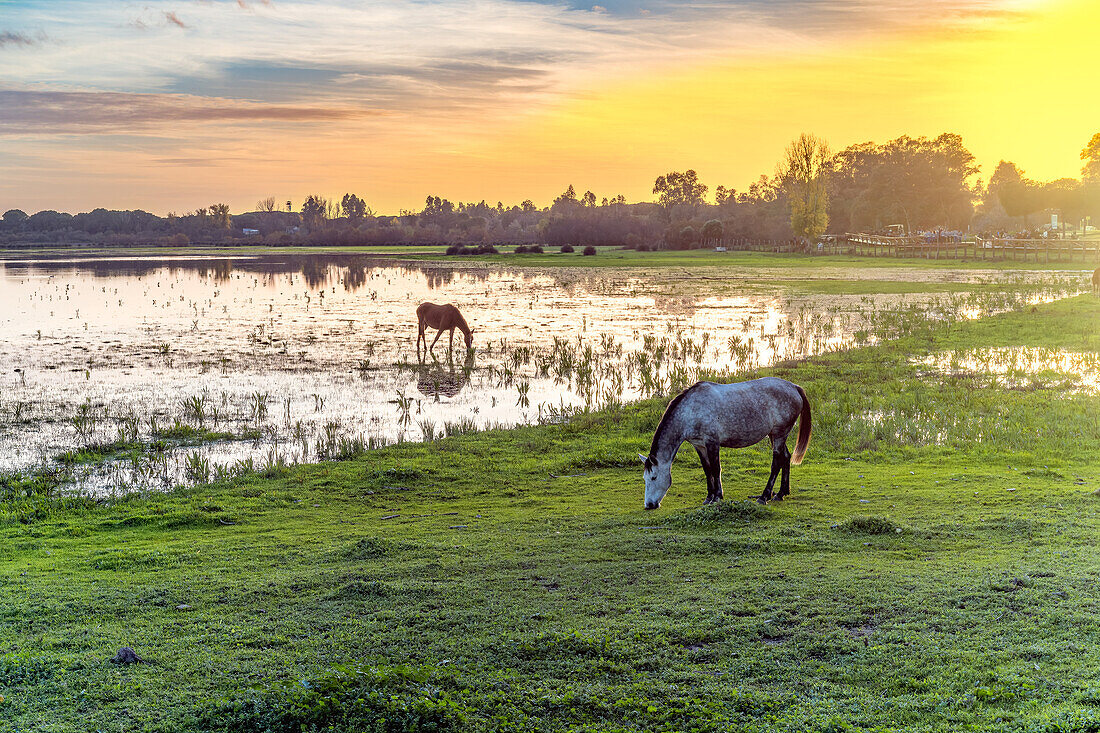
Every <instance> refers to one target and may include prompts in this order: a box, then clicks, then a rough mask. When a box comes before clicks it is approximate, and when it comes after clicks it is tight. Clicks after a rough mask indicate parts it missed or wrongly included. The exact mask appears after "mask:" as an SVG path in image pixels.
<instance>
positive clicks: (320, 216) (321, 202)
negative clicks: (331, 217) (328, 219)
mask: <svg viewBox="0 0 1100 733" xmlns="http://www.w3.org/2000/svg"><path fill="white" fill-rule="evenodd" d="M327 209H328V206H327V202H326V201H325V199H323V198H322V197H320V196H317V195H314V194H311V195H309V196H307V197H306V200H305V203H303V204H302V223H303V224H305V225H306V227H307V228H308V229H309V230H310V231H313V230H314V229H317V228H318V227H320V226H321V224H323V223H324V221H325V216H326V214H327V213H328V212H327Z"/></svg>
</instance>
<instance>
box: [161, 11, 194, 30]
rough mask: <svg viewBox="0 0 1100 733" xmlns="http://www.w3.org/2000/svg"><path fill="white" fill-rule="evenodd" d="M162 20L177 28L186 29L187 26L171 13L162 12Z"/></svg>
mask: <svg viewBox="0 0 1100 733" xmlns="http://www.w3.org/2000/svg"><path fill="white" fill-rule="evenodd" d="M164 19H165V20H167V21H168V22H169V23H171V24H172V25H174V26H177V27H179V28H187V27H188V26H187V24H186V23H184V22H183V21H182V20H180V17H179V16H178V15H176V14H175V13H173V12H171V11H168V10H166V11H164Z"/></svg>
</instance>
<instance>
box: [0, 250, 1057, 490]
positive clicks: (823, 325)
mask: <svg viewBox="0 0 1100 733" xmlns="http://www.w3.org/2000/svg"><path fill="white" fill-rule="evenodd" d="M887 276H888V277H889V278H890V279H892V280H898V279H909V280H912V281H913V282H929V281H935V282H947V283H957V284H962V285H963V286H965V285H966V284H968V283H973V284H975V285H978V284H983V283H985V284H988V282H990V281H996V280H997V279H998V278H1006V279H1011V278H1019V277H1020V276H1019V275H1011V276H1001V275H997V274H996V273H988V272H976V271H967V270H957V271H953V270H938V271H936V272H935V273H934V275H929V273H928V272H926V271H921V270H916V269H914V270H912V271H909V270H896V269H895V270H892V271H890V272H889V273H888V274H887V273H882V272H879V271H877V270H874V269H872V268H866V269H860V270H857V271H850V270H849V271H845V272H843V273H836V272H829V271H821V272H817V273H810V275H807V273H806V272H799V273H795V274H792V273H790V272H789V271H778V270H777V271H775V272H768V271H761V270H753V271H751V272H747V271H740V270H738V269H737V268H736V267H732V266H731V268H729V269H728V270H726V269H723V268H707V270H706V272H705V274H704V275H703V276H700V273H695V272H692V271H690V270H687V269H684V268H675V269H663V270H647V269H639V268H631V269H625V268H623V269H614V268H579V267H572V268H569V267H562V268H547V267H538V268H533V267H522V266H501V265H493V266H487V265H483V264H474V263H465V264H463V263H457V264H452V263H450V262H423V263H419V262H416V263H410V262H398V261H393V260H382V259H372V258H366V257H363V256H355V255H299V254H264V255H258V256H248V257H233V258H232V259H230V258H226V257H224V256H206V255H201V254H198V255H193V256H180V257H173V258H170V259H169V258H164V257H159V256H156V257H141V256H110V257H108V256H102V257H96V256H68V257H53V258H48V257H32V258H28V257H18V256H12V257H10V258H9V259H6V260H0V471H23V470H28V469H29V468H30V467H32V466H36V465H42V464H44V463H48V462H49V461H51V460H53V457H54V456H56V455H58V454H59V453H61V452H64V451H70V450H73V449H76V448H79V447H80V446H82V445H89V444H95V443H104V442H110V441H113V440H116V439H119V438H122V437H124V436H126V435H129V436H130V437H131V438H134V439H148V438H149V437H151V436H155V435H157V434H160V433H163V432H164V431H166V430H170V429H171V428H172V427H176V428H179V427H180V426H189V427H191V428H202V429H203V430H205V431H212V432H219V433H226V434H232V435H235V436H237V439H224V440H216V441H213V442H204V443H203V444H202V445H195V446H188V447H186V448H177V449H174V450H172V451H168V452H167V453H166V454H165V455H164V456H162V461H163V462H162V465H160V466H159V467H158V468H157V469H156V470H155V471H147V472H146V473H143V472H142V470H140V469H139V468H138V467H137V466H136V465H131V466H130V467H129V468H126V467H125V466H121V465H120V464H119V462H117V461H116V462H113V463H112V462H110V461H108V462H107V463H106V464H102V465H99V466H97V467H93V469H94V470H93V469H90V470H88V471H86V472H84V473H83V474H82V476H81V477H80V479H79V480H80V481H82V482H84V484H86V487H89V488H92V489H96V490H103V488H104V487H105V486H111V487H112V488H114V489H120V488H127V487H134V486H135V485H138V484H142V483H144V484H147V485H151V484H153V483H158V482H159V483H160V484H163V485H166V486H167V485H173V484H174V483H176V482H179V481H181V480H183V478H184V477H185V475H190V476H191V478H193V479H196V480H197V479H201V478H204V477H206V476H207V475H208V472H210V471H212V470H214V469H216V468H217V467H218V466H223V465H229V464H230V463H237V464H241V465H243V464H245V462H248V464H247V465H250V466H256V465H260V464H273V463H282V462H288V463H292V462H299V461H309V460H316V459H317V458H323V457H326V456H330V455H333V454H337V453H339V452H341V451H345V452H346V451H347V450H348V449H349V448H348V447H349V446H359V447H363V446H367V447H370V446H375V445H381V444H385V443H388V442H394V441H398V440H420V439H424V438H428V439H431V438H434V437H437V436H440V435H446V434H453V433H456V432H462V431H466V430H473V429H480V428H484V427H487V426H512V425H516V424H523V423H532V422H538V421H553V420H558V419H563V418H564V417H566V416H568V415H569V414H572V413H574V412H576V411H578V410H584V409H593V408H597V407H601V406H605V405H608V404H615V403H617V402H623V401H627V400H631V399H635V398H638V397H643V396H648V395H653V394H667V393H669V392H671V391H674V390H676V389H678V388H682V387H683V386H686V385H687V384H690V383H691V382H692V381H694V379H695V378H696V377H697V376H698V375H699V374H702V373H706V372H708V371H715V372H733V373H736V372H738V371H744V370H746V369H751V368H755V367H757V366H763V365H767V364H771V363H774V362H776V361H778V360H782V359H787V358H793V357H801V356H805V355H808V354H813V353H819V352H822V351H825V350H831V349H839V348H845V347H847V346H849V345H851V344H853V343H857V342H858V343H863V342H870V341H873V340H874V338H875V334H874V331H873V314H874V313H877V312H881V310H882V309H888V308H898V307H906V306H912V305H913V304H918V305H920V304H926V305H927V304H930V303H931V301H932V297H933V296H932V295H931V294H930V293H927V292H902V293H895V294H872V295H867V294H866V293H864V294H862V295H835V294H828V293H825V292H815V289H814V288H812V287H811V288H805V287H804V286H797V285H796V286H792V285H790V284H789V283H788V282H787V281H788V280H790V281H794V282H798V283H804V282H805V280H806V279H807V277H810V279H813V277H823V278H833V277H844V278H848V279H854V280H860V279H864V280H875V279H876V278H882V277H887ZM1006 282H1007V280H1006ZM1063 285H1064V284H1063ZM1006 287H1008V286H1007V285H1006ZM1058 287H1059V286H1058V284H1057V283H1055V284H1054V285H1053V286H1052V290H1051V291H1050V293H1051V294H1049V295H1044V294H1042V293H1040V294H1038V295H1036V296H1035V297H1037V298H1043V297H1054V295H1053V294H1054V293H1056V292H1057V291H1058ZM820 290H821V289H818V291H820ZM826 290H827V289H826ZM910 290H912V289H910ZM917 290H919V288H918V289H917ZM963 290H965V287H963ZM423 301H433V302H436V303H455V304H456V305H458V306H459V307H460V308H461V310H462V312H463V313H464V315H465V316H466V318H467V320H468V321H469V322H470V324H471V325H472V327H473V329H474V349H473V350H472V351H471V352H469V353H467V351H466V349H465V348H464V345H463V343H462V338H461V334H459V333H457V332H456V338H455V348H454V349H453V350H451V349H450V348H449V346H448V337H447V335H446V334H444V336H443V337H442V338H441V339H440V340H439V343H438V344H437V345H436V346H435V348H434V351H433V352H432V353H430V354H428V355H427V356H424V355H422V354H418V351H417V349H416V344H415V341H416V316H415V309H416V306H417V305H418V304H419V303H421V302H423ZM929 307H930V308H931V307H932V306H930V305H929ZM981 310H982V307H981V306H978V307H977V310H976V312H974V313H973V315H981ZM869 313H870V314H871V315H868V314H869ZM429 338H434V333H430V334H429ZM179 433H180V431H179V430H177V431H176V434H179ZM244 438H247V439H244ZM211 466H212V467H213V469H212V468H211ZM143 488H149V486H144V487H143Z"/></svg>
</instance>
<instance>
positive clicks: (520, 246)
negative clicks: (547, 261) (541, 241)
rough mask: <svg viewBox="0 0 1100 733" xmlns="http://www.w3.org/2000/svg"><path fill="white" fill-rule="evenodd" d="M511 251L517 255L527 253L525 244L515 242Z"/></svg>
mask: <svg viewBox="0 0 1100 733" xmlns="http://www.w3.org/2000/svg"><path fill="white" fill-rule="evenodd" d="M513 252H515V253H516V254H517V255H522V254H527V245H526V244H517V245H516V248H515V249H514V250H513Z"/></svg>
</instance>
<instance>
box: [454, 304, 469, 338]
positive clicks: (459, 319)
mask: <svg viewBox="0 0 1100 733" xmlns="http://www.w3.org/2000/svg"><path fill="white" fill-rule="evenodd" d="M452 307H454V306H452ZM455 325H456V326H458V330H459V331H462V333H469V332H470V330H471V329H470V324H468V323H466V319H465V318H464V317H463V316H462V312H461V311H460V310H459V309H458V308H455Z"/></svg>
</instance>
